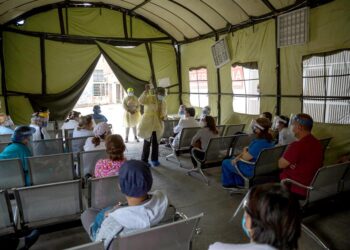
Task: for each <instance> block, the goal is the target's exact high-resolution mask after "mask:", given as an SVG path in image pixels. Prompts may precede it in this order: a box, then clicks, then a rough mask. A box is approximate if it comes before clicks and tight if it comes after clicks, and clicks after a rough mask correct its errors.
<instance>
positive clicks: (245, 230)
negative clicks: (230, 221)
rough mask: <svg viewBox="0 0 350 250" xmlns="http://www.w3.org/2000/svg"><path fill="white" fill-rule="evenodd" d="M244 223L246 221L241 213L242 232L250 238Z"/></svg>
mask: <svg viewBox="0 0 350 250" xmlns="http://www.w3.org/2000/svg"><path fill="white" fill-rule="evenodd" d="M245 223H246V221H245V216H244V214H243V217H242V229H243V232H244V234H245V235H246V236H247V237H248V238H249V239H250V234H249V230H248V228H247V227H246V225H245Z"/></svg>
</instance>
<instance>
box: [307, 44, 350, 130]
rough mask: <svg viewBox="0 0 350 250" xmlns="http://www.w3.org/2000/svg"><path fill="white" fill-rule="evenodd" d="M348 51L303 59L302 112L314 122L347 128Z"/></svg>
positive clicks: (349, 109) (349, 94) (349, 103)
mask: <svg viewBox="0 0 350 250" xmlns="http://www.w3.org/2000/svg"><path fill="white" fill-rule="evenodd" d="M349 97H350V50H343V51H337V52H331V53H324V54H320V55H313V56H308V57H305V58H304V59H303V112H304V113H307V114H309V115H311V116H312V118H313V119H314V120H315V121H316V122H323V123H335V124H350V98H349Z"/></svg>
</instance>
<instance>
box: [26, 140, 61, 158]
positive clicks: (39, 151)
mask: <svg viewBox="0 0 350 250" xmlns="http://www.w3.org/2000/svg"><path fill="white" fill-rule="evenodd" d="M29 147H30V148H31V151H32V152H33V155H35V156H39V155H53V154H62V153H64V148H63V140H62V138H58V139H48V140H40V141H32V142H30V145H29Z"/></svg>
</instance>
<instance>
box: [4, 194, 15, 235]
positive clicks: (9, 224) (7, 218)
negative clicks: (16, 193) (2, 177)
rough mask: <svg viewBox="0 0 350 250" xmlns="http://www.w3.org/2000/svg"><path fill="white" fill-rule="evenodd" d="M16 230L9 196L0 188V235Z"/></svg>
mask: <svg viewBox="0 0 350 250" xmlns="http://www.w3.org/2000/svg"><path fill="white" fill-rule="evenodd" d="M14 232H16V226H15V223H14V220H13V213H12V208H11V203H10V198H9V196H8V193H7V191H6V190H0V235H5V234H9V233H14Z"/></svg>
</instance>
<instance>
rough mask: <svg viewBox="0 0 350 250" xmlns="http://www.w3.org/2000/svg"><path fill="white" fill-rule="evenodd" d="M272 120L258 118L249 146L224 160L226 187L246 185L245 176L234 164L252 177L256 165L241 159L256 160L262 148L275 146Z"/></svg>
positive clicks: (223, 168) (223, 178) (223, 173)
mask: <svg viewBox="0 0 350 250" xmlns="http://www.w3.org/2000/svg"><path fill="white" fill-rule="evenodd" d="M270 127H271V122H270V121H269V120H268V119H267V118H258V119H256V120H255V121H254V122H253V124H252V129H253V132H254V134H255V135H256V139H254V140H253V141H252V142H251V143H250V144H249V146H248V147H247V148H244V149H243V152H242V153H241V154H240V155H238V156H237V157H236V158H234V159H226V160H224V161H223V162H222V173H221V182H222V186H223V187H224V188H237V187H242V186H244V180H243V178H242V177H241V176H240V175H239V174H238V173H237V172H236V169H235V167H234V165H237V167H238V169H239V170H240V171H241V173H243V174H244V175H245V176H247V177H250V176H252V175H253V172H254V167H253V166H251V165H249V164H247V163H244V162H242V161H240V160H241V159H242V160H244V161H252V162H254V161H256V159H257V158H258V156H259V154H260V152H261V150H263V149H265V148H272V147H273V146H274V144H273V142H272V136H271V134H270V133H269V129H270Z"/></svg>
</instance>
